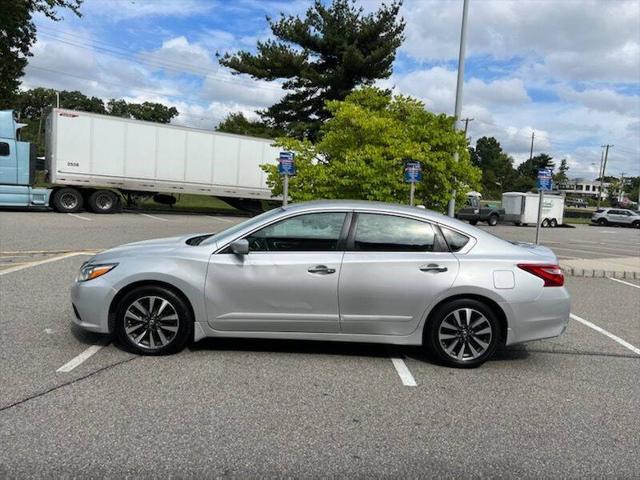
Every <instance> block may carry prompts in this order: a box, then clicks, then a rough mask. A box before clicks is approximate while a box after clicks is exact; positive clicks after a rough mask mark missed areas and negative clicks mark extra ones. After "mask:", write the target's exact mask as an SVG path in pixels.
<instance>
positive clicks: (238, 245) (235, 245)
mask: <svg viewBox="0 0 640 480" xmlns="http://www.w3.org/2000/svg"><path fill="white" fill-rule="evenodd" d="M230 247H231V251H232V252H233V253H235V254H236V255H248V254H249V240H247V239H245V238H241V239H240V240H236V241H234V242H231V245H230Z"/></svg>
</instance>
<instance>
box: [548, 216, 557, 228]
mask: <svg viewBox="0 0 640 480" xmlns="http://www.w3.org/2000/svg"><path fill="white" fill-rule="evenodd" d="M549 226H550V227H551V228H556V227H557V226H558V220H556V219H555V218H552V219H551V220H549Z"/></svg>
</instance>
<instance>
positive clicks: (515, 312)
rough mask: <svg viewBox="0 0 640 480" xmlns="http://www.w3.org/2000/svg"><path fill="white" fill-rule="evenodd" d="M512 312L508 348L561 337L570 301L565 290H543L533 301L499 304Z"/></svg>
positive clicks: (565, 326)
mask: <svg viewBox="0 0 640 480" xmlns="http://www.w3.org/2000/svg"><path fill="white" fill-rule="evenodd" d="M501 306H502V308H503V309H505V310H506V309H507V308H508V309H509V310H510V311H511V315H510V316H511V319H510V321H509V331H508V335H507V341H506V344H507V345H513V344H516V343H523V342H530V341H533V340H542V339H545V338H553V337H557V336H559V335H562V334H563V333H564V331H565V330H566V329H567V324H568V323H569V315H570V313H571V298H570V296H569V292H568V291H567V289H566V288H565V287H545V288H543V289H542V293H541V294H540V295H539V296H538V298H537V299H536V300H535V301H533V302H518V303H509V304H504V305H501Z"/></svg>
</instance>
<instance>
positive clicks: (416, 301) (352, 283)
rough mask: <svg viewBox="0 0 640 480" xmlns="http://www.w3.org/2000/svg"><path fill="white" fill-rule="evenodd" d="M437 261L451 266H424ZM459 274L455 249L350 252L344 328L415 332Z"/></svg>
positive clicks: (345, 265) (343, 281)
mask: <svg viewBox="0 0 640 480" xmlns="http://www.w3.org/2000/svg"><path fill="white" fill-rule="evenodd" d="M432 264H433V265H438V267H440V268H446V269H447V270H446V271H444V272H439V271H435V269H434V270H431V271H422V270H421V269H420V268H421V267H423V268H425V267H428V266H429V265H432ZM457 274H458V260H457V259H456V257H455V256H454V255H453V254H452V253H445V252H443V253H429V252H424V253H423V252H380V253H371V252H366V253H365V252H345V255H344V258H343V261H342V271H341V272H340V285H339V290H338V291H339V297H338V298H339V302H340V325H341V331H342V332H343V333H361V334H375V335H409V334H410V333H411V332H413V331H414V330H415V329H416V328H417V327H418V324H419V323H420V320H421V319H422V315H423V313H424V311H425V310H426V308H427V307H428V306H429V304H431V302H432V301H433V299H434V298H435V297H436V296H438V295H439V294H440V293H442V292H443V291H444V290H447V289H448V288H449V287H451V285H452V284H453V281H454V280H455V278H456V275H457Z"/></svg>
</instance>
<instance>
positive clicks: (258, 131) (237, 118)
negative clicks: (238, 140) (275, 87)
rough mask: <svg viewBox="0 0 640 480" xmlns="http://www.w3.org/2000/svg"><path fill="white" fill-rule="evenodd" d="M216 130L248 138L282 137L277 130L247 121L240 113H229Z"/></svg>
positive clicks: (255, 121) (258, 122) (265, 124)
mask: <svg viewBox="0 0 640 480" xmlns="http://www.w3.org/2000/svg"><path fill="white" fill-rule="evenodd" d="M216 130H217V131H219V132H225V133H235V134H238V135H248V136H250V137H261V138H276V137H281V136H283V135H284V131H282V130H280V129H277V128H275V127H273V126H271V125H269V124H268V123H266V122H264V121H261V120H249V119H248V118H247V117H245V116H244V115H243V114H242V112H239V113H230V114H229V115H227V116H226V118H225V119H224V120H223V121H222V122H220V123H219V124H218V126H217V127H216Z"/></svg>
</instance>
